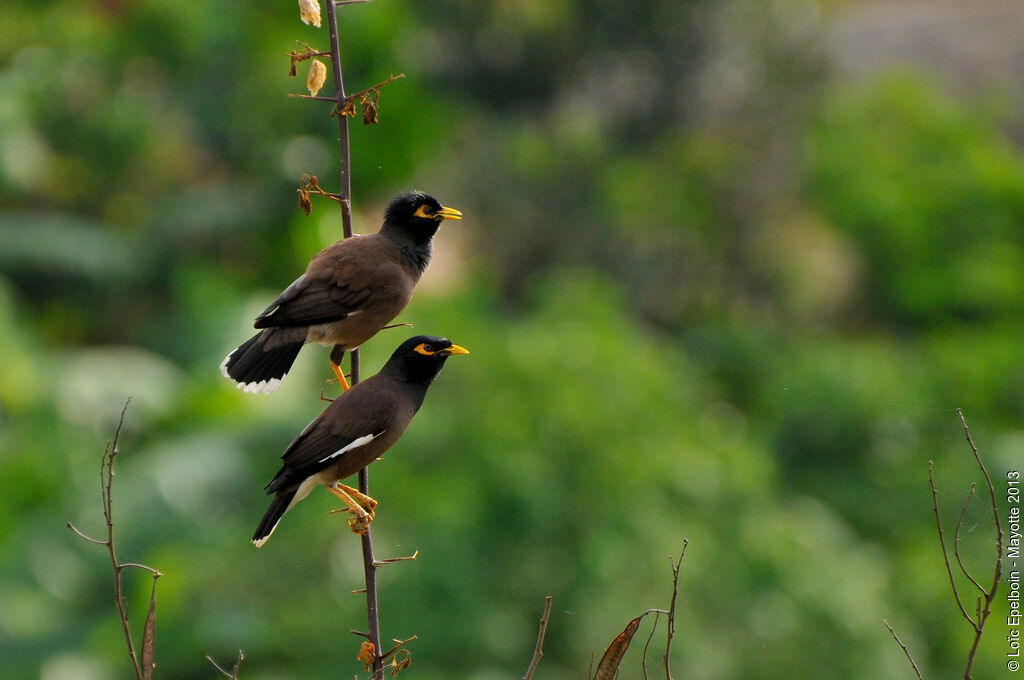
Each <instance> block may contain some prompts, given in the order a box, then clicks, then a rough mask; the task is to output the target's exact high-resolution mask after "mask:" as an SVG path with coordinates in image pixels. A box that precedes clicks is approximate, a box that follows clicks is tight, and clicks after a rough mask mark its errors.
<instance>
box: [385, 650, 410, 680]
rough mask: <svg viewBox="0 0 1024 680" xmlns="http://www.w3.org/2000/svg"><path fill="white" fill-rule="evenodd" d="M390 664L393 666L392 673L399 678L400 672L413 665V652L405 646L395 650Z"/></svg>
mask: <svg viewBox="0 0 1024 680" xmlns="http://www.w3.org/2000/svg"><path fill="white" fill-rule="evenodd" d="M389 665H390V666H391V675H392V676H394V677H396V678H397V677H398V674H399V673H401V672H402V671H404V670H405V669H406V668H408V667H409V666H411V665H412V652H410V651H409V650H408V649H405V648H404V647H403V648H402V649H399V650H398V651H397V652H395V656H394V657H392V659H391V663H390V664H389Z"/></svg>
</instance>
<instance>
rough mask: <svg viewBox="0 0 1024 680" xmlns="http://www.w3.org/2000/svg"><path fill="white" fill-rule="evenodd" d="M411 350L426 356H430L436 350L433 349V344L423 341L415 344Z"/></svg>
mask: <svg viewBox="0 0 1024 680" xmlns="http://www.w3.org/2000/svg"><path fill="white" fill-rule="evenodd" d="M412 351H414V352H416V353H417V354H422V355H423V356H427V357H432V356H434V354H436V350H435V349H434V347H433V345H430V344H428V343H425V342H421V343H420V344H418V345H416V346H415V347H414V348H413V350H412Z"/></svg>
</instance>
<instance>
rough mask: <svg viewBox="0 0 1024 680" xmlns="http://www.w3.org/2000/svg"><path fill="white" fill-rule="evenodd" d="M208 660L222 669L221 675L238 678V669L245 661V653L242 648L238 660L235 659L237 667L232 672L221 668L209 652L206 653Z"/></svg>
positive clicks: (235, 679)
mask: <svg viewBox="0 0 1024 680" xmlns="http://www.w3.org/2000/svg"><path fill="white" fill-rule="evenodd" d="M206 660H207V661H209V662H210V663H211V664H213V667H214V668H216V669H217V670H218V671H220V673H221V675H223V676H224V677H225V678H229V680H238V669H239V668H241V667H242V662H243V661H245V653H244V652H242V650H241V649H239V650H238V660H237V661H235V667H234V668H233V669H232V670H231V671H230V672H228V671H226V670H224V669H223V668H221V666H220V665H219V664H218V663H217V662H216V661H214V660H213V657H211V656H210V655H209V654H207V655H206Z"/></svg>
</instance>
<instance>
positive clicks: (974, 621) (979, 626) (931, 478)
mask: <svg viewBox="0 0 1024 680" xmlns="http://www.w3.org/2000/svg"><path fill="white" fill-rule="evenodd" d="M956 413H957V415H958V416H959V417H960V425H961V428H962V429H963V432H964V437H965V438H966V439H967V444H968V446H970V449H971V455H972V456H974V462H975V463H977V465H978V469H979V470H981V474H982V476H983V477H984V478H985V486H986V488H987V489H988V496H989V507H990V508H991V510H992V523H993V526H995V530H996V541H995V549H996V557H995V565H994V567H993V569H992V585H991V586H989V587H988V588H986V587H985V586H983V585H982V584H981V583H980V582H979V581H978V580H977V579H976V578H974V576H972V575H971V573H970V572H969V571H968V570H967V566H966V565H965V564H964V561H963V559H962V558H961V557H960V529H961V528H962V527H963V524H964V516H965V515H966V514H967V505H968V504H969V503H970V502H971V498H972V497H973V496H974V490H975V488H976V484H974V483H972V484H971V487H970V489H969V490H968V492H967V497H966V498H965V499H964V503H963V505H962V506H961V508H960V515H959V517H958V518H957V522H956V527H955V528H954V530H953V556H954V559H955V560H956V563H957V566H958V567H959V568H960V571H961V572H962V573H963V575H964V576H965V577H966V578H967V580H968V581H969V582H970V583H971V585H973V586H974V587H975V588H977V589H978V592H979V593H980V594H979V595H978V597H977V598H976V600H975V603H974V617H973V618H972V617H971V615H970V614H969V613H968V612H967V607H966V606H964V601H963V598H962V597H961V595H960V590H959V589H958V588H957V585H956V576H955V575H954V574H953V566H952V563H951V562H950V559H949V548H948V547H947V545H946V534H945V531H944V529H943V527H942V517H941V515H940V513H939V492H938V489H936V487H935V470H934V468H935V464H934V463H933V462H932V461H928V484H929V486H930V487H931V492H932V513H933V514H934V515H935V528H936V530H937V532H938V534H939V546H940V548H941V550H942V561H943V564H944V565H945V567H946V576H947V577H948V578H949V587H950V590H952V591H953V600H954V601H955V602H956V606H957V609H959V610H960V615H961V616H963V617H964V620H966V621H967V623H968V624H970V626H971V630H973V631H974V638H973V640H972V641H971V647H970V649H969V650H968V652H967V663H966V665H965V666H964V680H971V678H972V673H973V670H974V662H975V660H976V658H977V655H978V645H980V644H981V636H982V635H983V634H984V633H985V624H986V623H987V622H988V618H989V616H990V615H991V613H992V602H993V600H995V597H996V591H998V589H999V578H1000V576H1002V570H1003V527H1002V524H1001V523H1000V521H999V504H998V502H997V500H996V490H995V486H994V485H993V484H992V477H990V476H989V474H988V469H987V468H986V467H985V463H984V462H982V460H981V455H980V454H979V453H978V447H977V446H975V445H974V441H973V439H972V438H971V431H970V429H969V428H968V427H967V420H966V419H965V418H964V413H963V411H962V410H960V409H957V410H956ZM882 621H883V622H884V623H885V627H886V628H888V629H889V632H890V633H892V636H893V638H894V639H895V640H896V642H897V643H899V645H900V648H901V649H903V653H904V654H905V655H906V657H907V659H908V660H909V661H910V664H911V666H913V668H914V673H915V674H916V675H917V677H918V678H919V680H920V678H921V673H920V671H919V670H918V668H917V664H916V663H914V659H913V657H912V656H911V655H910V651H909V650H908V649H907V647H906V645H904V644H903V642H902V641H901V640H900V639H899V636H897V635H896V631H894V630H893V629H892V627H891V626H890V625H889V623H888V622H887V621H885V619H882Z"/></svg>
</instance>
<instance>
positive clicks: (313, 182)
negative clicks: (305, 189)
mask: <svg viewBox="0 0 1024 680" xmlns="http://www.w3.org/2000/svg"><path fill="white" fill-rule="evenodd" d="M303 178H304V179H305V180H306V182H307V183H309V188H310V189H319V188H320V180H318V179H317V178H316V175H303Z"/></svg>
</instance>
